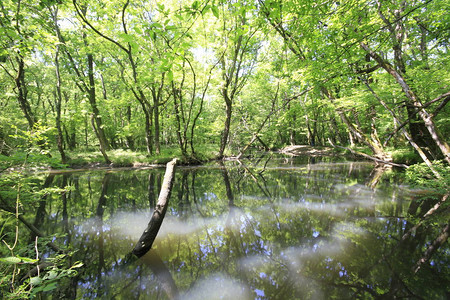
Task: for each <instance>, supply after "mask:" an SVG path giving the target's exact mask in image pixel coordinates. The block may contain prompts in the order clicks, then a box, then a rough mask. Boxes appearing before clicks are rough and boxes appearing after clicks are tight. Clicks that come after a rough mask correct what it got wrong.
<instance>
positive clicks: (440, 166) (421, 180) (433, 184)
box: [405, 161, 450, 194]
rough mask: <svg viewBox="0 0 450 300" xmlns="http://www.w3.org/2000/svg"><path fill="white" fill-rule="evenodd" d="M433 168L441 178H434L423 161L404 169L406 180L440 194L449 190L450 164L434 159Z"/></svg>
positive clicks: (415, 185)
mask: <svg viewBox="0 0 450 300" xmlns="http://www.w3.org/2000/svg"><path fill="white" fill-rule="evenodd" d="M433 168H434V169H435V170H436V171H437V172H438V173H439V175H440V177H441V178H439V179H438V178H436V176H435V175H434V174H433V172H432V171H431V169H430V168H429V167H428V166H427V165H426V164H425V163H420V164H415V165H412V166H410V167H409V168H408V169H407V170H406V172H405V177H406V180H407V182H408V183H409V184H410V185H411V186H414V187H418V188H425V189H431V190H434V191H436V192H438V193H441V194H446V193H448V192H450V166H449V165H448V164H446V163H444V162H442V161H434V162H433Z"/></svg>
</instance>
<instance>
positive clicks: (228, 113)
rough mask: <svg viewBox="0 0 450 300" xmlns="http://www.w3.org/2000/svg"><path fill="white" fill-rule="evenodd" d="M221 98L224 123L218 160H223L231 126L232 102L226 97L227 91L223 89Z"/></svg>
mask: <svg viewBox="0 0 450 300" xmlns="http://www.w3.org/2000/svg"><path fill="white" fill-rule="evenodd" d="M222 94H223V97H224V99H225V105H226V108H225V114H226V115H225V123H224V125H223V132H222V138H221V139H220V150H219V154H218V158H219V159H221V158H223V153H224V152H225V147H226V146H227V144H228V138H229V135H230V125H231V113H232V105H233V104H232V100H231V99H230V98H229V96H228V91H227V90H226V89H225V90H224V91H223V92H222Z"/></svg>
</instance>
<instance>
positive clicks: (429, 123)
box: [360, 43, 450, 164]
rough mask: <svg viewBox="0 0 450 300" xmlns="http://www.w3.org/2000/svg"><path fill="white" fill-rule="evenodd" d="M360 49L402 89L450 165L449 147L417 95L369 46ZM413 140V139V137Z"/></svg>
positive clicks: (399, 74) (362, 44)
mask: <svg viewBox="0 0 450 300" xmlns="http://www.w3.org/2000/svg"><path fill="white" fill-rule="evenodd" d="M360 45H361V47H362V48H363V49H364V50H365V51H366V52H367V53H369V54H370V56H371V57H372V58H373V59H374V60H375V61H376V62H377V63H379V64H380V65H381V67H382V68H383V69H385V70H386V71H387V72H388V73H389V74H390V75H391V76H392V77H394V79H395V80H396V81H397V83H398V84H399V85H400V87H401V88H402V90H403V92H404V93H405V95H406V98H407V99H408V100H409V101H410V103H411V104H412V105H413V106H414V109H417V110H418V114H419V116H420V118H421V119H422V121H423V122H424V124H425V127H426V128H427V130H428V132H429V134H430V135H431V138H432V139H433V141H434V143H435V144H436V145H437V147H438V148H439V149H440V151H441V153H442V155H443V156H444V158H445V160H446V161H447V163H449V164H450V147H449V146H448V144H447V143H446V142H445V141H444V140H443V138H442V136H441V134H440V132H439V130H438V128H437V127H436V125H435V124H434V121H433V119H432V117H433V115H430V114H429V113H428V112H427V111H426V110H425V108H423V105H422V103H421V102H420V100H419V98H418V97H417V95H416V94H415V93H414V91H413V90H412V89H411V87H410V86H409V85H408V83H407V82H406V80H405V78H404V77H403V75H402V74H401V73H400V72H398V71H396V70H395V69H394V68H393V67H392V66H391V65H390V64H389V63H388V62H386V61H385V60H384V59H383V58H382V57H381V56H379V55H378V54H377V53H375V52H374V51H372V50H371V49H370V48H369V46H367V45H366V44H364V43H360ZM413 138H414V137H413Z"/></svg>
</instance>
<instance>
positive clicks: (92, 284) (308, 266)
mask: <svg viewBox="0 0 450 300" xmlns="http://www.w3.org/2000/svg"><path fill="white" fill-rule="evenodd" d="M384 171H385V170H379V169H374V166H373V165H372V164H370V163H366V162H345V161H341V162H332V161H330V160H329V159H322V158H315V161H314V163H311V160H309V163H308V161H306V162H305V161H302V160H301V159H297V158H281V159H280V158H277V157H270V156H269V157H267V156H261V157H257V158H256V159H255V160H251V161H241V162H238V161H232V162H226V163H225V164H219V165H211V166H208V167H198V168H194V167H186V168H183V167H179V168H178V169H177V171H176V181H175V186H174V190H173V192H172V196H171V199H170V204H169V208H168V211H167V215H166V217H165V219H164V222H163V224H162V227H161V230H160V232H159V234H158V236H157V238H156V241H155V243H154V244H153V248H152V250H150V251H149V252H148V253H147V254H146V255H145V256H143V257H142V258H141V259H139V260H138V259H132V258H130V256H129V253H130V251H131V250H132V249H133V246H134V244H135V243H136V241H137V240H138V239H139V237H140V235H141V234H142V232H143V230H144V229H145V228H146V226H147V223H148V221H149V219H150V217H151V214H152V210H151V209H150V208H152V207H154V206H155V202H156V199H157V195H158V193H159V189H160V186H161V178H162V176H163V172H164V170H162V169H148V170H124V171H121V172H105V171H101V172H100V171H98V172H86V173H74V174H67V173H66V174H64V175H54V177H52V178H51V179H50V178H49V179H47V181H46V182H45V185H52V184H53V185H55V186H62V187H64V186H66V185H70V186H71V187H72V189H71V190H70V192H68V193H64V194H63V196H62V197H61V196H59V197H56V196H49V197H47V199H42V201H45V204H44V202H40V203H39V204H38V208H39V210H38V211H37V212H36V219H37V218H38V214H39V218H42V219H43V220H44V221H43V222H42V223H41V224H37V225H38V226H39V227H40V229H41V230H42V231H44V232H45V233H46V234H47V235H50V236H52V235H58V234H59V235H62V236H63V237H61V238H58V239H57V242H59V243H60V244H66V245H68V246H70V247H71V248H73V249H77V252H76V253H75V254H74V257H73V258H72V259H73V260H74V261H76V260H80V261H82V262H83V263H84V267H83V268H82V269H81V270H80V271H79V274H78V275H77V276H76V277H74V278H71V279H67V280H66V281H63V282H62V283H61V285H60V286H59V289H58V292H57V293H56V294H55V293H54V294H53V296H55V295H59V296H64V298H68V299H71V298H72V299H80V298H81V299H89V298H103V299H112V298H115V297H118V298H127V297H129V298H130V299H329V298H331V297H335V298H338V299H349V298H367V299H378V298H386V297H387V298H399V297H406V298H417V299H445V298H446V296H448V293H449V290H448V286H450V281H449V270H448V265H449V258H448V253H449V248H448V245H447V244H444V245H443V246H441V247H440V249H438V250H437V251H436V252H435V253H434V255H433V257H432V258H431V259H430V261H429V263H427V264H425V265H423V266H422V268H421V270H420V271H419V272H418V273H416V274H415V273H414V272H413V271H412V268H413V267H414V265H415V263H416V262H417V261H418V260H419V259H420V258H421V256H422V254H423V252H424V251H425V249H426V247H427V245H429V244H430V243H431V242H432V241H433V240H434V239H435V238H436V237H437V236H438V235H439V233H440V230H441V225H442V224H445V223H446V222H448V220H447V219H445V216H442V217H441V218H438V219H436V220H435V223H436V224H437V225H433V224H426V225H423V226H421V227H418V228H417V230H415V231H414V234H409V235H408V236H406V238H403V237H404V236H405V233H406V232H408V230H410V229H411V228H412V227H413V226H414V224H413V223H411V221H412V220H415V218H410V216H420V215H421V214H423V212H424V211H426V209H427V208H426V207H422V208H421V206H424V205H425V204H423V203H422V202H417V201H415V200H414V193H413V192H412V191H410V190H408V188H406V187H403V186H401V185H399V184H398V183H397V182H396V181H395V176H384V175H383V172H384ZM432 204H433V203H431V204H430V205H432ZM42 207H43V208H42ZM44 208H45V209H44ZM45 212H47V213H45ZM447 217H448V216H447ZM42 296H43V298H46V297H49V298H51V296H52V295H46V294H43V295H42Z"/></svg>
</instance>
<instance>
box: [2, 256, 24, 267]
mask: <svg viewBox="0 0 450 300" xmlns="http://www.w3.org/2000/svg"><path fill="white" fill-rule="evenodd" d="M0 262H3V263H6V264H10V265H15V264H19V263H21V262H22V260H21V259H20V258H18V257H14V256H10V257H5V258H0Z"/></svg>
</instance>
